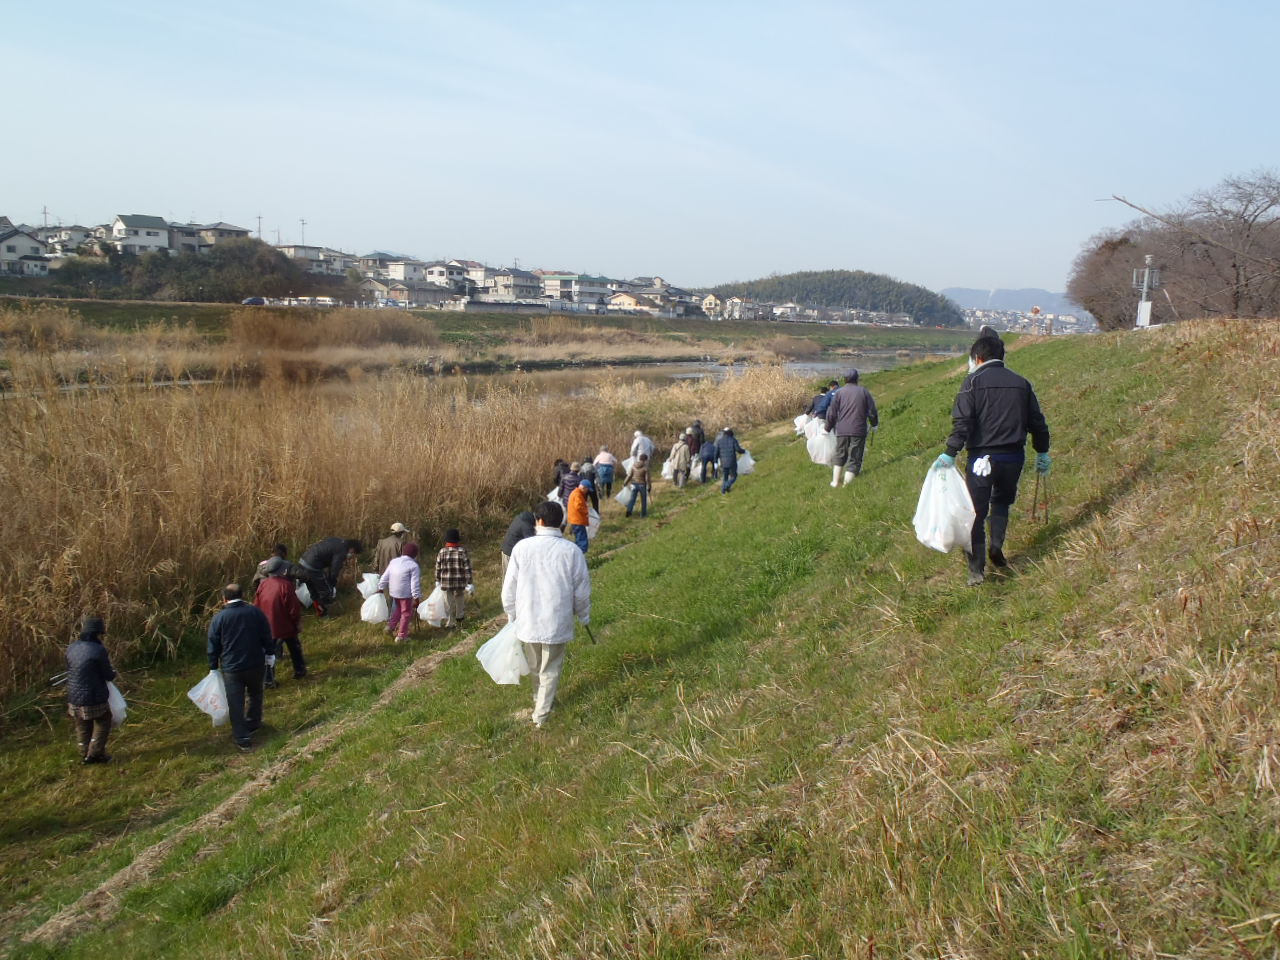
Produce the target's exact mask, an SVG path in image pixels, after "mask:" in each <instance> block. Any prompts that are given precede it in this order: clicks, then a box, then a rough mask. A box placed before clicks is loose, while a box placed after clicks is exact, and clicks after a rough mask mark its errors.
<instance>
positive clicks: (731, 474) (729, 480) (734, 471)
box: [720, 463, 738, 493]
mask: <svg viewBox="0 0 1280 960" xmlns="http://www.w3.org/2000/svg"><path fill="white" fill-rule="evenodd" d="M737 479H738V465H737V464H736V463H735V464H734V465H733V466H729V465H728V464H725V465H724V466H722V467H721V468H720V492H721V493H728V492H729V491H730V490H732V489H733V484H734V481H736V480H737Z"/></svg>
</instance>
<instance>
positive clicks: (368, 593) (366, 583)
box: [356, 573, 382, 600]
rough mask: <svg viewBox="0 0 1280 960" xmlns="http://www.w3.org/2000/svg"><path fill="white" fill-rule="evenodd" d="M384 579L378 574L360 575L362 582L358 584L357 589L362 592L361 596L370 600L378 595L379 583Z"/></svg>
mask: <svg viewBox="0 0 1280 960" xmlns="http://www.w3.org/2000/svg"><path fill="white" fill-rule="evenodd" d="M380 579H382V578H381V577H379V576H378V575H377V574H376V573H364V574H361V575H360V582H359V583H357V584H356V589H357V590H359V591H360V596H362V597H364V598H365V599H366V600H368V599H369V598H370V597H372V596H373V595H374V594H375V593H378V592H379V591H378V581H379V580H380Z"/></svg>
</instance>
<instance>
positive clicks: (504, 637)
mask: <svg viewBox="0 0 1280 960" xmlns="http://www.w3.org/2000/svg"><path fill="white" fill-rule="evenodd" d="M476 659H477V660H479V661H480V666H482V667H484V670H485V673H487V674H489V676H490V677H492V678H493V682H494V683H504V684H511V683H519V682H520V678H521V677H523V676H524V675H525V674H527V673H528V672H529V661H528V660H526V659H525V657H524V646H523V645H522V644H521V643H520V640H519V638H518V637H516V622H515V621H514V620H512V621H511V622H510V623H508V624H507V625H506V626H505V627H503V628H502V629H501V630H499V631H498V632H497V633H496V634H494V636H493V637H492V638H491V639H489V640H486V641H485V643H484V645H483V646H481V647H480V649H479V650H477V651H476Z"/></svg>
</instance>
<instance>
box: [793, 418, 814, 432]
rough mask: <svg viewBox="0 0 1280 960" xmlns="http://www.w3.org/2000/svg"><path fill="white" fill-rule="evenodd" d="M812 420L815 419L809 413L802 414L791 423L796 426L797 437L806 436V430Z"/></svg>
mask: <svg viewBox="0 0 1280 960" xmlns="http://www.w3.org/2000/svg"><path fill="white" fill-rule="evenodd" d="M812 419H813V417H811V416H809V415H808V414H807V413H802V414H800V416H798V417H796V418H795V420H793V421H791V422H792V423H794V424H795V425H796V436H797V437H803V436H804V428H805V427H806V426H807V425H808V423H809V421H810V420H812Z"/></svg>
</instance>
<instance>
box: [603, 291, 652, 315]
mask: <svg viewBox="0 0 1280 960" xmlns="http://www.w3.org/2000/svg"><path fill="white" fill-rule="evenodd" d="M609 309H610V310H616V311H618V312H621V313H651V314H653V315H654V316H657V315H658V314H659V313H660V312H661V311H662V307H661V305H659V304H658V303H656V302H654V301H653V300H650V299H649V298H648V297H645V296H641V295H640V294H638V293H630V292H622V293H615V294H613V295H612V296H610V297H609Z"/></svg>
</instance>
